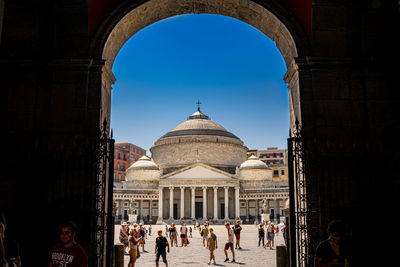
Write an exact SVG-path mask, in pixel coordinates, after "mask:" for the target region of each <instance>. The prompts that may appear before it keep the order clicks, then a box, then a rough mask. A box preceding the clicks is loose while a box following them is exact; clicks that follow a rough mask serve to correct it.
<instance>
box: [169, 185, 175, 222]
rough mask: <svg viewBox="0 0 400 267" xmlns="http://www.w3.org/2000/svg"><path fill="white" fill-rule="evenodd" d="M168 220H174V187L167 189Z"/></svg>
mask: <svg viewBox="0 0 400 267" xmlns="http://www.w3.org/2000/svg"><path fill="white" fill-rule="evenodd" d="M169 219H170V220H173V219H174V187H173V186H170V187H169Z"/></svg>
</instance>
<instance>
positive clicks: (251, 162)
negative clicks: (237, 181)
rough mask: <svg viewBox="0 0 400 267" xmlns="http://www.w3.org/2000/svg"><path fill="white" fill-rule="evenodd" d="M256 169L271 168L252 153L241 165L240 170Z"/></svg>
mask: <svg viewBox="0 0 400 267" xmlns="http://www.w3.org/2000/svg"><path fill="white" fill-rule="evenodd" d="M254 169H269V167H268V166H267V164H265V163H264V162H262V161H261V160H259V159H258V158H257V157H256V156H254V155H251V156H250V157H249V158H248V159H247V160H246V161H245V162H243V163H242V164H241V165H240V167H239V170H254Z"/></svg>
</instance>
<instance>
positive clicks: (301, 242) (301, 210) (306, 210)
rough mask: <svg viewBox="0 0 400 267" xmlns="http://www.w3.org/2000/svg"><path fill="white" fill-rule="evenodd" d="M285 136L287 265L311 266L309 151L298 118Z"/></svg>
mask: <svg viewBox="0 0 400 267" xmlns="http://www.w3.org/2000/svg"><path fill="white" fill-rule="evenodd" d="M295 126H296V128H295V129H294V133H293V136H292V132H291V131H290V133H289V134H290V137H289V138H288V154H289V158H288V160H289V162H288V169H289V190H290V191H289V194H290V221H289V224H290V225H289V227H290V229H289V231H290V235H291V237H290V263H291V264H290V265H291V266H292V267H294V266H298V267H308V266H312V253H311V251H310V249H311V247H310V240H311V206H310V205H311V190H310V189H311V184H310V175H309V172H308V170H309V168H308V156H309V155H308V152H307V151H306V150H305V149H304V146H303V140H302V137H301V135H300V129H299V122H298V120H296V122H295Z"/></svg>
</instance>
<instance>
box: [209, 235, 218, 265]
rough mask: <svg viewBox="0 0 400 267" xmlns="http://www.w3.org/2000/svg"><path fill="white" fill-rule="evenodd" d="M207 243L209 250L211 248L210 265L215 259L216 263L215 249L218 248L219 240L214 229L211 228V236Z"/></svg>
mask: <svg viewBox="0 0 400 267" xmlns="http://www.w3.org/2000/svg"><path fill="white" fill-rule="evenodd" d="M207 245H208V250H210V261H209V262H208V265H210V264H211V261H212V260H213V261H214V265H215V264H216V263H215V255H214V250H215V249H217V248H218V242H217V236H216V235H215V234H214V229H212V228H210V237H209V238H208V240H207Z"/></svg>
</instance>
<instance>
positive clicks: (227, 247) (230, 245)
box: [224, 242, 233, 250]
mask: <svg viewBox="0 0 400 267" xmlns="http://www.w3.org/2000/svg"><path fill="white" fill-rule="evenodd" d="M229 248H231V250H233V243H231V242H226V243H225V248H224V250H228V249H229Z"/></svg>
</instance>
